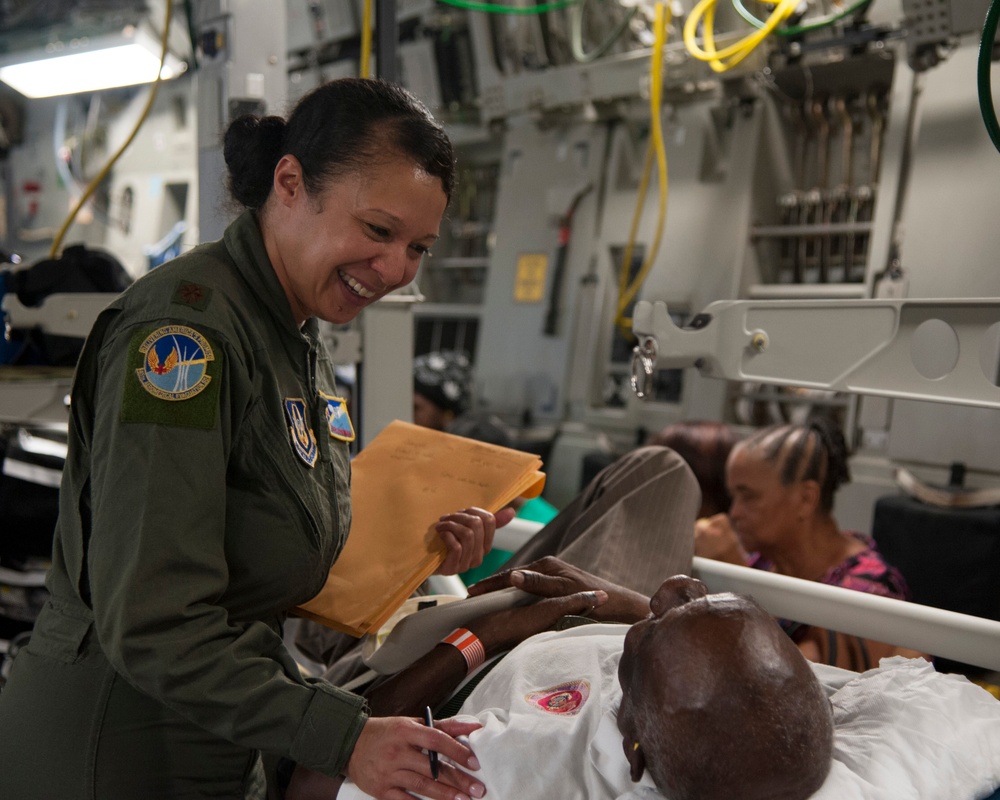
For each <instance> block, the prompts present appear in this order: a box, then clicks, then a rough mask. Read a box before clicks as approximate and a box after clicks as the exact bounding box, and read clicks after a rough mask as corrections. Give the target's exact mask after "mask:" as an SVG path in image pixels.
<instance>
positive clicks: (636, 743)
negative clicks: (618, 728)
mask: <svg viewBox="0 0 1000 800" xmlns="http://www.w3.org/2000/svg"><path fill="white" fill-rule="evenodd" d="M638 749H639V743H638V742H632V752H635V751H636V750H638Z"/></svg>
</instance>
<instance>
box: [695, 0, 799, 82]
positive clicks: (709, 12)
mask: <svg viewBox="0 0 1000 800" xmlns="http://www.w3.org/2000/svg"><path fill="white" fill-rule="evenodd" d="M763 2H767V3H770V4H771V5H773V6H775V9H774V11H772V12H771V15H770V16H769V17H768V18H767V21H766V22H765V23H764V25H763V27H761V28H759V29H755V30H754V31H753V32H752V33H749V34H747V35H746V36H744V37H743V38H742V39H740V40H739V41H738V42H734V43H733V44H731V45H729V46H728V47H724V48H723V49H721V50H717V49H716V47H715V31H714V29H715V7H716V4H717V3H718V0H700V2H699V3H698V4H697V5H696V6H695V7H694V9H693V10H692V11H691V14H690V15H689V16H688V18H687V20H686V21H685V23H684V44H685V46H686V47H687V49H688V52H689V53H690V54H691V55H692V56H694V57H695V58H697V59H699V60H701V61H707V62H708V63H709V66H710V67H711V68H712V69H713V70H715V71H716V72H725V71H726V70H729V69H732V68H733V67H735V66H736V65H737V64H739V63H740V62H741V61H742V60H743V59H745V58H746V57H747V56H748V55H750V53H752V52H753V51H754V50H755V49H756V48H757V46H758V45H759V44H760V43H761V42H762V41H764V39H766V38H767V37H768V36H770V35H771V33H773V32H774V29H775V28H777V27H778V25H780V24H781V23H782V22H784V21H785V20H786V19H787V18H788V17H789V16H791V15H792V14H793V13H794V12H795V10H796V9H797V8H798V5H799V0H763ZM702 20H704V22H703V25H702V36H703V39H704V44H705V47H704V49H703V48H701V47H699V46H698V42H697V35H696V31H697V28H698V23H699V21H702Z"/></svg>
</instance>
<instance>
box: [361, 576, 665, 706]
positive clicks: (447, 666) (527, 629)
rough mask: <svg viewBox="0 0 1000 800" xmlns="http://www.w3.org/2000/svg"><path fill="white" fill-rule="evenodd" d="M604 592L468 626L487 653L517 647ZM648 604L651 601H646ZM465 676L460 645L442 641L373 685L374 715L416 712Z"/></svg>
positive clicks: (587, 607) (602, 598)
mask: <svg viewBox="0 0 1000 800" xmlns="http://www.w3.org/2000/svg"><path fill="white" fill-rule="evenodd" d="M607 600H608V595H607V593H606V592H604V591H595V590H593V589H588V590H586V591H577V592H575V593H574V594H571V595H568V596H565V597H553V598H549V599H547V600H540V601H539V602H537V603H532V604H531V605H527V606H517V607H515V608H510V609H506V610H503V611H495V612H493V613H491V614H486V615H485V616H482V617H479V618H478V619H476V620H473V621H472V622H470V623H468V624H467V625H466V627H467V628H468V629H469V630H470V631H472V633H474V634H475V635H476V636H477V637H478V638H479V640H480V641H481V642H482V643H483V648H484V649H485V650H486V657H487V658H491V657H492V656H494V655H497V654H499V653H504V652H506V651H508V650H511V649H513V648H514V647H516V646H517V645H518V644H520V643H521V642H523V641H524V640H525V639H527V638H528V637H530V636H534V635H535V634H536V633H541V632H542V631H546V630H549V629H551V628H552V626H553V625H555V623H556V622H557V621H558V620H559V618H560V617H564V616H566V615H567V614H581V613H587V612H592V611H594V610H595V609H596V608H598V607H600V606H601V605H602V604H604V603H606V602H607ZM647 608H648V606H647ZM465 675H466V663H465V659H464V658H463V656H462V654H461V653H460V652H459V651H458V649H457V648H455V647H452V646H451V645H449V644H439V645H437V646H436V647H434V648H433V649H432V650H431V651H430V652H429V653H427V654H426V655H425V656H423V657H422V658H420V659H418V660H417V661H415V662H414V663H413V664H411V665H410V666H409V667H407V668H406V669H404V670H403V671H402V672H398V673H396V674H395V675H393V676H392V677H390V678H388V679H387V680H385V681H383V682H382V683H380V684H378V685H377V686H375V687H374V688H373V689H372V690H371V691H370V692H369V693H368V694H367V695H366V699H367V700H368V705H369V707H370V708H371V712H372V715H373V716H376V717H382V716H408V715H409V716H414V715H419V714H420V713H421V712H422V711H423V710H424V708H425V707H427V706H430V707H431V708H434V707H436V706H439V705H440V704H441V703H442V702H444V701H445V700H446V699H447V698H448V696H449V695H450V694H451V692H452V691H453V690H454V689H456V688H457V687H458V685H459V683H461V682H462V679H463V678H464V677H465Z"/></svg>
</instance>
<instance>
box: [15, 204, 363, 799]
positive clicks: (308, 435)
mask: <svg viewBox="0 0 1000 800" xmlns="http://www.w3.org/2000/svg"><path fill="white" fill-rule="evenodd" d="M151 343H152V344H151ZM336 394H337V393H336V387H335V381H334V373H333V367H332V365H331V363H330V361H329V358H328V356H327V354H326V351H325V349H324V347H323V344H322V342H321V341H320V340H319V337H318V334H317V325H316V321H315V320H309V321H307V322H306V324H305V325H304V326H303V327H302V328H301V329H299V328H298V327H297V326H296V324H295V321H294V319H293V316H292V313H291V310H290V307H289V305H288V302H287V300H286V298H285V295H284V292H283V291H282V288H281V286H280V284H279V283H278V280H277V277H276V276H275V273H274V270H273V269H272V267H271V264H270V261H269V260H268V257H267V253H266V251H265V249H264V244H263V241H262V239H261V235H260V232H259V229H258V227H257V223H256V220H255V218H254V216H253V215H252V214H251V213H249V212H248V213H246V214H244V215H243V216H241V217H240V218H239V219H238V220H236V221H235V222H234V223H233V224H232V225H231V226H230V227H229V229H228V230H227V231H226V233H225V236H224V238H223V239H222V240H221V241H220V242H215V243H212V244H208V245H203V246H201V247H198V248H196V249H195V250H193V251H191V252H190V253H188V254H185V255H183V256H181V257H180V258H177V259H175V260H173V261H171V262H169V263H168V264H165V265H164V266H161V267H158V268H157V269H155V270H154V271H152V272H151V273H150V274H148V275H146V276H144V277H143V278H142V279H140V280H139V281H137V282H136V283H135V284H134V285H133V286H132V287H131V288H130V289H129V290H128V291H127V292H125V293H124V294H123V295H122V296H121V297H119V298H118V299H117V300H116V301H115V302H113V303H112V304H111V305H110V306H109V307H108V309H106V310H105V311H104V312H103V313H102V314H101V316H100V317H99V318H98V320H97V322H96V323H95V325H94V328H93V330H92V331H91V334H90V336H89V338H88V339H87V343H86V346H85V348H84V351H83V354H82V355H81V358H80V362H79V364H78V367H77V374H76V378H75V382H74V388H73V396H72V406H71V420H70V448H69V455H68V458H67V461H66V465H65V470H64V474H63V482H62V489H61V493H60V514H59V522H58V525H57V530H56V535H55V544H54V550H53V565H52V569H51V570H50V572H49V576H48V584H47V585H48V589H49V591H50V593H51V600H50V602H49V603H48V604H47V605H46V607H45V608H44V610H43V611H42V613H41V615H40V616H39V618H38V621H37V624H36V626H35V630H34V633H33V635H32V637H31V641H30V643H29V644H28V646H27V647H26V648H25V649H23V650H22V651H21V652H20V653H19V654H18V656H17V658H16V660H15V663H14V667H13V670H12V674H11V676H10V680H9V681H8V683H7V686H6V688H5V689H4V690H3V692H2V693H0V797H2V798H5V800H6V799H7V798H9V799H10V800H30V799H31V798H40V799H43V800H91V799H92V798H96V800H149V798H170V800H180V799H181V798H206V797H218V798H223V797H224V798H243V797H244V796H245V795H252V794H253V791H252V790H251V789H250V786H251V784H252V783H253V782H254V777H255V776H254V772H255V771H256V770H255V768H256V765H257V762H258V754H259V752H260V751H264V752H268V753H272V754H277V755H280V756H286V757H288V758H291V759H293V760H294V761H296V762H298V763H301V764H304V765H306V766H309V767H312V768H314V769H317V770H319V771H321V772H324V773H327V774H330V775H336V774H337V773H339V772H340V771H341V770H342V769H343V768H344V766H345V764H346V763H347V759H348V757H349V756H350V753H351V750H352V749H353V746H354V744H355V742H356V740H357V737H358V735H359V733H360V731H361V728H362V726H363V725H364V722H365V720H366V719H367V709H366V707H365V704H364V701H363V700H362V699H361V698H359V697H357V696H356V695H353V694H350V693H348V692H345V691H342V690H340V689H337V688H335V687H333V686H332V685H330V684H327V683H325V682H322V681H318V680H312V679H307V678H304V677H303V676H302V675H301V674H300V672H299V670H298V668H297V666H296V664H295V662H294V660H293V659H292V657H291V656H290V654H289V653H288V651H287V650H286V649H285V647H284V645H283V643H282V623H283V621H284V619H285V612H286V610H287V609H290V608H292V607H293V606H295V605H296V604H298V603H301V602H304V601H305V600H307V599H309V598H310V597H312V596H313V595H315V594H316V592H318V591H319V589H320V587H321V586H322V584H323V581H324V580H325V578H326V574H327V571H328V569H329V566H330V564H331V563H332V561H333V560H334V559H335V558H336V556H337V555H338V553H339V552H340V550H341V548H342V547H343V544H344V539H345V537H346V535H347V531H348V529H349V527H350V489H349V484H350V463H349V455H348V449H347V445H346V443H345V441H344V439H347V438H350V423H349V422H348V423H347V426H346V428H347V430H345V429H344V427H343V417H340V422H339V423H335V422H334V419H333V417H334V416H335V415H333V414H332V412H333V411H335V410H336V409H337V402H336ZM331 398H333V399H331ZM310 462H311V463H310Z"/></svg>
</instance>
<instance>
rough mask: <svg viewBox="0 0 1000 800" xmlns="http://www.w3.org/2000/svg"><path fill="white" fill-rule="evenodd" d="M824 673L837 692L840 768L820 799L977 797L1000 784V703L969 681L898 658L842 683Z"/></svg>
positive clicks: (834, 695)
mask: <svg viewBox="0 0 1000 800" xmlns="http://www.w3.org/2000/svg"><path fill="white" fill-rule="evenodd" d="M838 672H842V671H839V670H838ZM818 674H819V677H820V680H821V681H823V682H824V685H827V686H835V687H836V686H838V685H839V688H836V689H835V690H834V691H833V693H832V695H831V697H830V702H831V704H832V705H833V714H834V722H835V725H836V732H835V739H834V763H833V767H832V768H831V770H830V775H829V777H828V778H827V780H826V782H825V783H824V784H823V787H822V788H821V789H820V791H819V792H817V793H816V794H815V795H814V796H813V798H814V800H853V798H858V799H859V800H898V798H919V799H920V800H973V799H974V798H982V797H986V796H988V795H989V794H990V793H991V792H992V791H993V790H994V789H996V788H997V787H998V786H1000V702H998V701H997V700H996V699H995V698H994V697H993V696H992V695H991V694H990V693H989V692H987V691H986V690H984V689H981V688H980V687H978V686H976V685H975V684H974V683H971V682H970V681H969V680H967V679H966V678H965V677H963V676H961V675H951V674H944V673H940V672H936V671H935V670H934V668H933V666H931V664H930V663H928V662H927V661H925V660H923V659H919V658H917V659H908V658H902V657H900V656H896V657H894V658H886V659H882V662H881V664H880V666H879V667H878V668H877V669H872V670H869V671H868V672H864V673H862V674H861V675H858V676H857V677H855V678H853V679H852V680H849V681H847V682H845V683H843V684H842V685H840V681H839V680H835V677H836V676H834V675H832V674H830V675H828V674H827V673H826V672H822V671H819V670H818Z"/></svg>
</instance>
